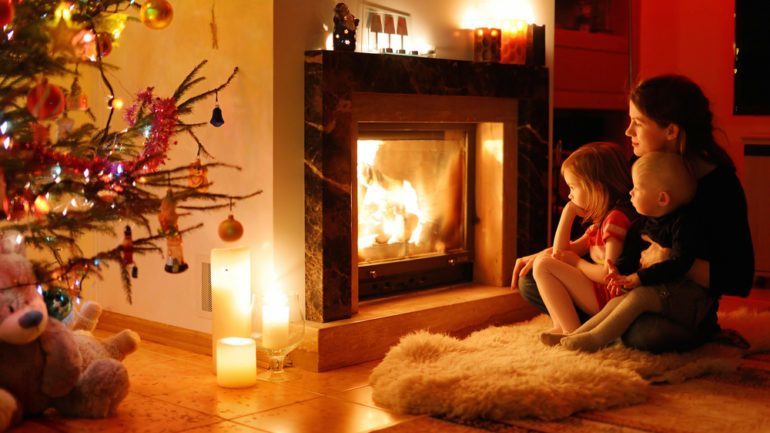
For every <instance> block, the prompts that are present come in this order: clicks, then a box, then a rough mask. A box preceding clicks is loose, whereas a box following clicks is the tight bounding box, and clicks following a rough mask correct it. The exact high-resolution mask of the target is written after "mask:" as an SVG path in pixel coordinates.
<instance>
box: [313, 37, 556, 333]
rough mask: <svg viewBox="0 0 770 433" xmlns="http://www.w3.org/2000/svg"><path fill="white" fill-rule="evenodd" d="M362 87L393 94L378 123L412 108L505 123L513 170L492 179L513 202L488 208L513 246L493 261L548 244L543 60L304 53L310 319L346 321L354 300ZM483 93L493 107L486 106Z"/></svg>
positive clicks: (446, 117)
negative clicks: (512, 62)
mask: <svg viewBox="0 0 770 433" xmlns="http://www.w3.org/2000/svg"><path fill="white" fill-rule="evenodd" d="M367 94H369V95H380V97H381V98H380V99H378V100H381V99H382V97H385V99H386V100H387V99H389V98H388V97H387V95H392V98H390V101H391V104H390V105H389V108H394V107H395V108H394V110H393V111H389V113H391V112H392V116H393V118H392V119H377V120H378V121H379V120H391V121H393V120H402V119H403V118H406V117H408V116H413V117H414V118H415V119H416V120H415V121H425V120H421V119H425V118H430V119H431V120H432V121H434V122H435V121H439V122H476V123H483V122H501V123H504V124H505V125H506V126H505V128H506V133H505V134H507V137H509V139H508V140H507V143H506V144H504V146H506V149H508V150H509V151H505V153H503V155H504V158H503V159H504V160H505V162H504V164H507V165H509V166H510V167H513V170H509V172H510V173H508V174H506V176H508V177H502V176H501V177H500V179H499V180H498V181H497V182H496V183H498V184H499V183H502V184H503V185H495V186H494V187H495V188H497V187H500V188H503V187H505V188H513V189H514V190H515V191H513V193H512V194H513V195H512V196H513V197H515V200H514V202H513V203H506V202H503V203H498V204H496V205H495V206H497V207H498V208H501V209H500V210H499V214H500V217H502V218H503V219H504V221H508V222H509V223H508V225H509V226H512V227H510V228H507V227H506V228H503V229H501V230H505V231H508V232H510V234H508V235H506V236H510V237H511V239H510V243H511V244H513V245H515V247H513V246H512V247H511V248H510V249H509V250H508V251H507V252H506V253H505V254H502V256H501V257H495V260H497V261H498V262H500V263H498V265H499V266H500V267H501V269H505V270H509V268H511V267H512V265H513V260H514V259H515V255H522V254H527V253H529V252H532V251H535V250H537V249H540V248H543V247H544V246H545V244H546V238H547V232H548V228H547V227H546V226H547V224H546V220H547V215H546V214H547V208H548V204H547V196H548V193H547V185H548V143H547V141H546V140H544V139H543V138H542V137H547V132H548V70H547V69H546V68H544V67H533V66H523V65H507V64H498V63H474V62H469V61H461V60H446V59H432V58H424V57H412V56H399V55H383V54H368V53H356V52H352V53H351V52H339V51H308V52H306V53H305V293H306V296H305V299H306V307H307V317H308V319H309V320H312V321H317V322H329V321H334V320H341V319H346V318H350V317H351V316H352V315H353V313H354V312H355V311H356V308H357V302H358V300H357V283H358V270H357V261H356V257H355V254H354V251H357V250H356V248H357V245H356V232H355V231H354V230H357V228H355V227H353V224H354V220H355V215H354V214H353V212H354V210H353V209H354V204H355V197H354V194H355V185H356V183H355V182H356V178H355V176H356V162H355V150H354V144H355V142H356V137H357V133H356V131H357V123H356V117H355V116H356V115H357V114H356V113H360V105H357V104H359V102H357V101H362V100H365V99H367V98H366V96H365V95H367ZM369 99H372V98H369ZM425 101H428V102H427V103H426V102H425ZM487 101H489V102H491V103H490V105H493V106H496V107H497V108H493V109H491V110H487V111H485V108H486V107H485V102H487ZM496 101H501V102H505V104H500V103H496ZM420 104H423V105H420ZM399 107H403V110H402V109H401V108H399ZM422 107H425V108H424V109H423V108H422ZM500 107H503V108H502V109H501V108H500ZM505 107H511V108H512V109H508V108H505ZM399 110H401V111H403V112H402V113H399ZM495 110H497V111H495ZM427 111H431V113H427ZM488 113H492V114H488ZM490 116H492V117H490ZM495 116H497V117H499V118H501V119H502V120H498V119H497V117H495ZM505 122H508V123H505ZM506 156H507V157H508V158H507V159H506V158H505V157H506ZM490 187H491V184H490ZM506 218H507V219H506ZM503 234H504V233H497V235H499V236H500V239H505V240H509V239H508V238H507V237H503ZM500 239H499V240H500ZM499 240H498V241H499ZM498 273H500V272H498Z"/></svg>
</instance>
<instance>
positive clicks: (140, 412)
mask: <svg viewBox="0 0 770 433" xmlns="http://www.w3.org/2000/svg"><path fill="white" fill-rule="evenodd" d="M221 421H222V419H221V418H218V417H215V416H211V415H206V414H204V413H201V412H198V411H194V410H191V409H185V408H183V407H180V406H177V405H174V404H170V403H165V402H162V401H160V400H156V399H153V398H149V397H141V396H133V397H129V398H126V400H124V401H123V403H122V404H121V405H120V407H119V408H118V412H117V414H115V415H114V416H112V417H108V418H103V419H85V418H64V417H61V416H58V415H54V416H51V417H49V418H47V419H46V422H45V425H47V426H50V427H53V428H55V429H57V430H60V431H63V432H68V433H172V432H180V431H184V430H189V429H191V428H194V427H202V426H207V425H211V424H215V423H218V422H221Z"/></svg>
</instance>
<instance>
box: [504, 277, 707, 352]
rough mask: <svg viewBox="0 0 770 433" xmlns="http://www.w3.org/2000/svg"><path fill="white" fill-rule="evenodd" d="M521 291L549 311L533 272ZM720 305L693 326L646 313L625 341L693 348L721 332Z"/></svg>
mask: <svg viewBox="0 0 770 433" xmlns="http://www.w3.org/2000/svg"><path fill="white" fill-rule="evenodd" d="M519 293H520V294H521V297H522V298H524V300H526V301H527V302H529V303H530V304H532V305H534V306H535V307H537V308H538V309H540V310H541V311H542V312H544V313H546V314H548V310H547V309H546V308H545V304H544V303H543V299H542V298H541V297H540V291H539V290H538V289H537V285H536V284H535V279H534V278H532V273H531V272H530V273H529V274H527V275H526V276H524V277H522V278H519ZM718 308H719V303H718V302H715V303H714V307H713V308H712V311H710V312H709V314H707V315H706V318H705V319H704V320H703V321H702V322H701V323H700V324H699V325H698V326H697V327H696V328H694V329H693V328H688V327H685V326H682V325H680V324H679V323H676V322H674V321H672V320H669V319H667V318H666V317H664V316H661V315H660V314H655V313H644V314H642V315H641V316H639V318H637V319H636V320H635V321H634V323H632V324H631V326H629V328H628V330H626V333H625V334H623V337H622V338H623V344H625V345H626V346H628V347H632V348H634V349H638V350H644V351H647V352H652V353H662V352H681V351H686V350H690V349H694V348H696V347H698V346H700V345H701V344H703V343H704V342H706V341H707V340H708V339H709V338H710V337H711V336H712V335H714V334H715V333H716V332H717V331H719V325H718V324H717V309H718ZM575 310H577V313H578V317H579V318H580V321H581V322H585V321H586V320H588V318H589V317H591V316H590V315H588V314H586V313H584V312H583V311H581V310H580V309H579V308H575Z"/></svg>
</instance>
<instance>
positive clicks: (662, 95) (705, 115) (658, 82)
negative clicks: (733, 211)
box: [630, 75, 735, 169]
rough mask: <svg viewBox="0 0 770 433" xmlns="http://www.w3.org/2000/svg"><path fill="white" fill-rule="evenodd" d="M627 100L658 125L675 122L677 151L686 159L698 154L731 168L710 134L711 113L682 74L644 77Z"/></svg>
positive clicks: (691, 159) (733, 166) (733, 165)
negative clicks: (677, 141)
mask: <svg viewBox="0 0 770 433" xmlns="http://www.w3.org/2000/svg"><path fill="white" fill-rule="evenodd" d="M630 99H631V102H633V103H634V105H635V106H636V108H637V109H638V110H639V111H641V112H642V114H644V115H645V116H647V117H649V118H650V119H652V120H654V121H655V123H657V124H658V126H660V127H661V128H665V127H667V126H669V125H670V124H672V123H674V124H676V125H678V126H679V129H680V132H681V134H680V137H679V154H680V155H682V156H683V157H684V159H685V160H686V161H688V162H690V163H692V162H694V161H695V160H696V159H698V158H701V159H704V160H706V161H708V162H711V163H713V164H716V165H720V166H727V167H731V168H733V169H735V164H734V163H733V160H732V159H731V158H730V155H728V154H727V152H726V151H725V150H724V149H723V148H722V147H721V146H720V145H719V144H718V143H717V141H716V139H715V138H714V126H713V124H712V119H713V114H712V113H711V108H710V106H709V105H710V104H709V100H708V98H706V95H704V94H703V91H702V90H701V88H700V87H699V86H698V85H697V84H695V83H694V82H693V81H692V80H690V79H689V78H687V77H685V76H682V75H658V76H656V77H652V78H648V79H646V80H644V81H642V82H640V83H639V84H637V86H636V88H634V89H633V90H632V91H631V95H630Z"/></svg>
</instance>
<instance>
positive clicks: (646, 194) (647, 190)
mask: <svg viewBox="0 0 770 433" xmlns="http://www.w3.org/2000/svg"><path fill="white" fill-rule="evenodd" d="M631 178H632V180H633V181H634V188H633V189H632V190H631V193H630V194H631V204H632V205H634V208H635V209H636V211H637V212H639V215H644V216H650V217H660V216H663V215H664V214H665V207H664V206H662V205H661V203H660V202H659V201H658V199H659V197H660V193H661V191H660V187H659V186H658V185H657V184H656V183H655V182H652V181H650V180H649V179H647V178H646V176H644V175H640V174H639V173H638V170H632V171H631Z"/></svg>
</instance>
